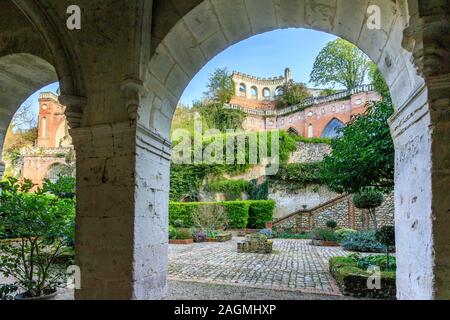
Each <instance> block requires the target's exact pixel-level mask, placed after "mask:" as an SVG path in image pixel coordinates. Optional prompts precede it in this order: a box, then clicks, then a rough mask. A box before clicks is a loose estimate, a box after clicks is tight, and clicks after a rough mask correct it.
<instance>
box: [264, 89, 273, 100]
mask: <svg viewBox="0 0 450 320" xmlns="http://www.w3.org/2000/svg"><path fill="white" fill-rule="evenodd" d="M263 97H264V100H270V97H271V94H270V89H269V88H264V89H263Z"/></svg>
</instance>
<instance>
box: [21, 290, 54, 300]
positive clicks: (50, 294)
mask: <svg viewBox="0 0 450 320" xmlns="http://www.w3.org/2000/svg"><path fill="white" fill-rule="evenodd" d="M57 295H58V292H57V291H56V290H53V291H49V292H47V293H46V294H45V295H43V296H40V297H27V293H26V292H25V293H20V294H18V295H17V296H15V298H14V300H22V301H35V300H36V301H37V300H51V299H53V298H54V297H56V296H57Z"/></svg>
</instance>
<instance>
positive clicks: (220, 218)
mask: <svg viewBox="0 0 450 320" xmlns="http://www.w3.org/2000/svg"><path fill="white" fill-rule="evenodd" d="M192 221H193V222H194V226H195V227H197V228H199V229H200V230H218V229H224V228H225V227H226V226H227V224H228V218H227V215H226V212H225V209H224V208H223V206H221V205H220V204H219V203H202V204H200V205H198V206H197V207H196V209H195V210H194V211H193V212H192Z"/></svg>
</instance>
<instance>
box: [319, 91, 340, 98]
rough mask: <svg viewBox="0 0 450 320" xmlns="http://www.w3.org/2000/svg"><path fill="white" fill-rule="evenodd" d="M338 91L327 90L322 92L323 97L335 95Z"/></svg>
mask: <svg viewBox="0 0 450 320" xmlns="http://www.w3.org/2000/svg"><path fill="white" fill-rule="evenodd" d="M336 92H337V91H336V90H333V89H325V90H322V91H321V92H320V96H321V97H327V96H331V95H333V94H335V93H336Z"/></svg>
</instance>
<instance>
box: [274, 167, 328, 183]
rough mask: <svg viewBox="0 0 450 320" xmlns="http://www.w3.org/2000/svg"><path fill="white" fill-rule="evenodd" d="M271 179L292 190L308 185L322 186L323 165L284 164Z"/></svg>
mask: <svg viewBox="0 0 450 320" xmlns="http://www.w3.org/2000/svg"><path fill="white" fill-rule="evenodd" d="M269 179H270V181H271V182H272V183H283V184H285V185H287V186H289V188H291V189H301V188H303V187H305V186H306V185H308V184H321V183H322V173H321V163H291V164H282V165H281V166H280V169H279V171H278V173H277V174H276V175H274V176H270V177H269Z"/></svg>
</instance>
